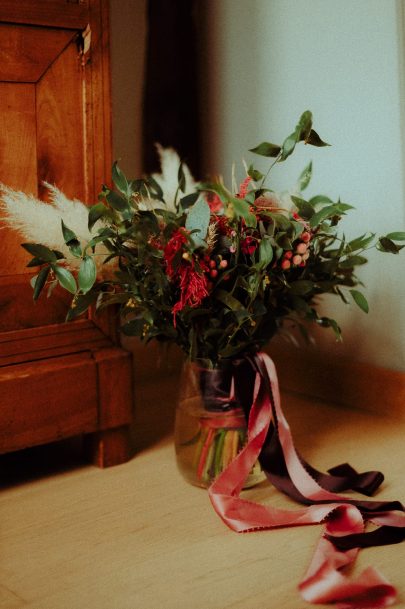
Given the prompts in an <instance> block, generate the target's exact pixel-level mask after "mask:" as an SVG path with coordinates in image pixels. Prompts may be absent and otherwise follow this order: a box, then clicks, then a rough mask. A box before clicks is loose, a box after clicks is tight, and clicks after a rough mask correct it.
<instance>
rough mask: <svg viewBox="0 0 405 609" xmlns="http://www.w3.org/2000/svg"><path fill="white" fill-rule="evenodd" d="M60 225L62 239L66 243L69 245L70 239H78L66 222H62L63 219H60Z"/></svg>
mask: <svg viewBox="0 0 405 609" xmlns="http://www.w3.org/2000/svg"><path fill="white" fill-rule="evenodd" d="M61 225H62V234H63V239H64V241H65V243H66V245H69V244H70V243H71V242H72V241H77V242H78V241H79V240H78V238H77V237H76V234H75V233H74V232H73V231H72V230H71V229H70V228H68V227H67V226H66V224H65V223H64V221H63V220H61Z"/></svg>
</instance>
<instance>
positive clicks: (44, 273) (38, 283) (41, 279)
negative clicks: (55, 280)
mask: <svg viewBox="0 0 405 609" xmlns="http://www.w3.org/2000/svg"><path fill="white" fill-rule="evenodd" d="M49 271H50V266H45V267H44V268H43V269H41V270H40V271H39V273H38V275H37V276H36V279H35V283H34V286H33V287H34V294H33V298H34V300H37V299H38V297H39V295H40V293H41V291H42V288H43V287H44V285H45V283H46V280H47V279H48V275H49Z"/></svg>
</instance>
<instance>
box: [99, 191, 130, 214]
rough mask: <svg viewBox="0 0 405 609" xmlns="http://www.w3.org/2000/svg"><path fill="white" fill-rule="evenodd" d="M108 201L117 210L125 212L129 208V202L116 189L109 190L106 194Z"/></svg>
mask: <svg viewBox="0 0 405 609" xmlns="http://www.w3.org/2000/svg"><path fill="white" fill-rule="evenodd" d="M105 198H106V200H107V203H108V204H109V205H110V206H111V207H112V208H113V209H115V210H116V211H119V212H123V211H125V210H127V209H128V202H127V201H126V199H124V198H123V197H122V196H121V195H119V194H118V193H117V192H115V190H109V191H108V193H107V194H106V197H105Z"/></svg>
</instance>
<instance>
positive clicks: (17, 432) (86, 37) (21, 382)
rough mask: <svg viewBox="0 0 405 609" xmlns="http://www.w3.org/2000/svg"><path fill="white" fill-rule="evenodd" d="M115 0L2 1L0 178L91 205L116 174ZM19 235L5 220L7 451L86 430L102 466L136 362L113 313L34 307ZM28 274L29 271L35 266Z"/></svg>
mask: <svg viewBox="0 0 405 609" xmlns="http://www.w3.org/2000/svg"><path fill="white" fill-rule="evenodd" d="M107 8H108V0H76V1H74V0H18V2H16V1H15V0H0V182H3V183H4V184H6V185H8V186H10V187H12V188H14V189H19V190H22V191H24V192H26V193H31V194H33V195H35V196H39V197H40V198H44V197H46V189H44V186H43V181H47V182H50V183H53V184H56V186H58V187H59V188H60V189H61V190H62V191H63V192H64V193H65V194H66V195H67V196H68V197H71V198H78V199H81V200H82V201H84V202H87V203H91V202H94V200H95V198H96V196H97V193H98V192H99V190H100V188H101V185H102V183H103V182H105V181H106V179H108V176H109V173H110V171H111V134H110V122H111V121H110V105H111V101H110V81H109V54H108V19H107V16H108V15H107ZM22 240H23V239H22V237H21V235H19V234H17V233H16V232H15V231H13V230H10V229H8V228H6V227H4V225H3V226H1V217H0V454H1V453H2V452H8V451H13V450H18V449H20V448H25V447H27V446H33V445H35V444H43V443H47V442H51V441H54V440H58V439H61V438H64V437H68V436H73V435H78V434H86V435H88V438H89V442H88V444H89V445H90V446H91V447H92V457H93V459H94V460H95V462H96V463H98V464H99V465H101V466H105V465H113V464H115V463H118V462H121V461H124V460H126V459H127V458H128V457H129V454H130V445H129V424H130V423H131V417H132V381H131V376H132V368H131V358H130V355H129V353H128V352H126V351H124V350H123V349H121V348H119V347H118V346H117V345H116V344H115V341H114V339H113V334H114V325H115V324H114V321H113V320H112V322H111V323H109V322H108V319H107V323H103V324H100V323H97V325H96V323H95V322H94V321H93V320H92V319H90V318H89V319H80V320H77V321H74V322H72V323H69V324H65V323H64V319H65V315H66V310H67V302H68V299H66V295H65V294H64V293H63V292H62V291H60V292H59V293H57V294H55V295H52V298H49V299H46V297H45V298H43V297H41V302H39V303H36V304H34V303H33V299H32V289H31V286H30V284H29V278H30V272H29V270H28V269H27V268H26V264H27V261H28V260H29V256H27V255H26V253H25V251H24V250H23V249H22V248H21V246H20V243H21V241H22ZM31 274H32V273H31Z"/></svg>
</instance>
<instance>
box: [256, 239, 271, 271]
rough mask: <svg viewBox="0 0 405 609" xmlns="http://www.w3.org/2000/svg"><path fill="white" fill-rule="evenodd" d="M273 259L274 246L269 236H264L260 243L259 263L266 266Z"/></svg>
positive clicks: (263, 266)
mask: <svg viewBox="0 0 405 609" xmlns="http://www.w3.org/2000/svg"><path fill="white" fill-rule="evenodd" d="M272 259H273V247H272V245H271V241H270V239H269V238H266V237H263V239H262V240H261V241H260V245H259V265H260V268H265V267H266V266H268V265H269V264H270V262H271V261H272Z"/></svg>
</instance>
